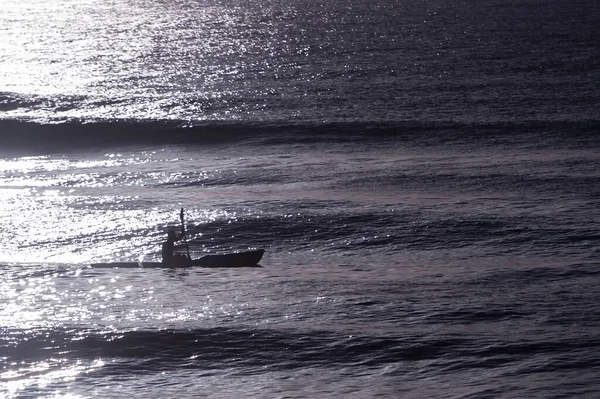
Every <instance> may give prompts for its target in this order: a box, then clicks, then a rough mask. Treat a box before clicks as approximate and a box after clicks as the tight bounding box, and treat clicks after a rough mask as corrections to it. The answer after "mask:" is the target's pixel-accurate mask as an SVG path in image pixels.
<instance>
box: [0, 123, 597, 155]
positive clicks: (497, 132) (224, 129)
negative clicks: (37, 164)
mask: <svg viewBox="0 0 600 399" xmlns="http://www.w3.org/2000/svg"><path fill="white" fill-rule="evenodd" d="M599 130H600V121H598V120H594V119H592V120H587V121H578V122H571V121H551V122H550V121H540V122H535V121H524V122H496V123H470V124H469V123H456V122H443V121H441V122H433V121H432V122H416V121H414V122H413V121H398V122H375V123H374V122H328V123H312V122H305V123H289V122H260V121H246V122H228V121H209V122H195V123H190V122H189V121H170V120H162V121H161V120H158V121H154V120H113V121H87V122H86V121H68V122H62V123H51V124H42V123H33V122H26V121H18V120H1V121H0V140H1V142H2V149H3V151H9V150H14V151H28V152H34V153H40V152H41V153H44V152H53V151H58V150H69V149H73V150H79V149H82V148H110V147H114V146H118V145H128V144H147V145H160V144H163V145H164V144H182V145H211V144H228V143H229V144H230V143H246V144H249V145H258V146H265V145H281V144H328V143H340V142H348V143H359V142H361V141H363V142H364V141H372V140H381V139H394V140H395V141H400V142H405V143H407V144H408V145H411V146H419V147H424V146H431V145H436V146H444V145H455V144H465V143H468V144H469V145H474V146H481V145H515V144H516V145H527V146H531V145H534V146H537V147H540V146H541V147H544V146H557V145H561V146H565V145H567V146H569V147H579V148H586V147H587V148H589V147H590V146H593V147H597V146H598V145H599V143H598V140H597V134H596V133H597V132H598V131H599ZM533 137H535V138H536V139H535V140H532V138H533Z"/></svg>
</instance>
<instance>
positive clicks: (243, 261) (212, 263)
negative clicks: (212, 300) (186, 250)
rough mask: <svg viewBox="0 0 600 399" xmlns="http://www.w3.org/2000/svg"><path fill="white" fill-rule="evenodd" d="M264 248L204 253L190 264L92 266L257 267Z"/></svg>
mask: <svg viewBox="0 0 600 399" xmlns="http://www.w3.org/2000/svg"><path fill="white" fill-rule="evenodd" d="M264 253H265V250H264V249H257V250H255V251H245V252H232V253H229V254H219V255H205V256H203V257H201V258H198V259H193V260H192V262H191V264H190V265H185V266H169V265H166V264H164V263H162V262H110V263H92V264H90V266H91V267H93V268H113V267H119V268H166V269H173V268H174V267H175V268H182V267H257V266H258V262H260V260H261V259H262V256H263V254H264Z"/></svg>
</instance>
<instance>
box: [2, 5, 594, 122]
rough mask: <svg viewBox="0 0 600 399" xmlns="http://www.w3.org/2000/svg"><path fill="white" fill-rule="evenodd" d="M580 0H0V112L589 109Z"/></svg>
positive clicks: (335, 113)
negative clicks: (483, 0) (574, 1)
mask: <svg viewBox="0 0 600 399" xmlns="http://www.w3.org/2000/svg"><path fill="white" fill-rule="evenodd" d="M578 4H579V6H578V7H571V6H570V4H568V3H567V2H564V1H562V0H552V1H545V2H539V1H533V0H528V1H513V2H510V3H507V2H506V1H505V0H496V1H491V2H486V3H481V2H458V1H452V0H444V1H439V2H436V4H430V3H425V2H423V1H420V0H407V1H389V0H380V1H368V2H361V1H355V2H352V3H347V2H339V1H331V2H327V3H318V4H317V3H315V2H314V1H312V0H300V1H293V2H290V1H280V0H270V1H267V2H264V1H261V2H255V1H250V2H249V1H246V0H244V1H237V0H234V1H225V2H222V1H175V2H173V1H170V2H165V1H154V0H136V1H108V0H105V1H75V0H52V1H45V2H40V1H36V0H22V1H19V2H14V1H9V0H4V1H2V10H3V12H2V14H1V15H0V27H2V28H0V117H2V118H30V119H35V120H40V121H49V120H64V119H83V120H99V119H101V120H113V119H134V120H148V119H150V120H172V119H174V120H183V121H189V120H192V121H199V120H244V121H247V120H255V121H256V120H261V121H311V122H322V121H355V120H363V121H404V120H425V121H432V120H444V121H449V120H458V121H469V122H472V121H485V122H489V121H506V120H517V121H523V120H571V121H572V120H586V119H589V118H596V117H595V114H596V113H595V108H594V104H596V103H598V91H597V90H595V87H596V84H595V83H596V82H597V81H598V79H599V76H598V70H600V68H598V60H597V59H598V57H595V51H596V46H597V42H598V41H599V40H598V39H599V38H598V33H597V30H596V29H595V24H596V22H597V19H598V9H597V6H596V3H595V2H594V0H585V1H582V2H580V3H578ZM67 27H68V28H67Z"/></svg>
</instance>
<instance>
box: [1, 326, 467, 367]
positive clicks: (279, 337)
mask: <svg viewBox="0 0 600 399" xmlns="http://www.w3.org/2000/svg"><path fill="white" fill-rule="evenodd" d="M2 332H3V334H2V337H3V342H2V347H3V349H4V352H5V357H6V359H7V360H8V362H12V361H17V362H19V361H26V362H29V361H36V360H40V359H47V358H51V357H60V358H62V357H66V358H69V359H95V358H102V359H117V360H119V359H120V360H127V362H129V363H130V364H131V363H134V364H138V365H140V364H142V365H141V366H138V367H140V368H145V369H147V368H151V369H153V370H157V369H163V368H169V367H172V366H173V365H175V364H176V365H178V366H179V365H180V364H181V363H185V365H186V367H189V368H200V369H205V368H206V369H208V368H212V369H219V368H223V367H229V366H231V364H232V363H234V364H237V365H242V366H251V367H276V368H282V369H294V368H298V367H317V366H331V365H357V364H361V365H365V364H366V365H373V366H380V365H384V364H386V363H394V362H398V361H403V360H404V361H413V360H423V359H432V358H436V357H439V356H444V354H446V353H448V352H451V351H454V350H456V348H457V347H460V346H462V345H464V344H465V342H468V340H465V339H445V338H441V339H440V338H437V339H436V338H430V339H426V338H423V339H418V338H397V337H368V336H362V337H358V336H352V337H348V336H341V335H339V334H333V333H327V332H307V331H302V332H301V331H292V330H285V331H282V330H280V331H272V330H257V329H230V328H212V329H210V328H208V329H195V330H183V331H180V330H162V331H129V332H123V333H98V332H93V331H89V330H68V329H62V330H61V329H58V330H56V329H54V330H46V329H39V330H29V331H19V330H8V329H5V330H4V331H2ZM134 367H135V366H134Z"/></svg>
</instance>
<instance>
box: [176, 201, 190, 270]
mask: <svg viewBox="0 0 600 399" xmlns="http://www.w3.org/2000/svg"><path fill="white" fill-rule="evenodd" d="M179 218H180V219H181V235H183V243H184V244H185V249H186V250H187V256H188V259H192V257H191V256H190V246H189V245H188V243H187V240H186V239H185V235H186V234H185V223H184V222H183V208H181V212H179Z"/></svg>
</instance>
